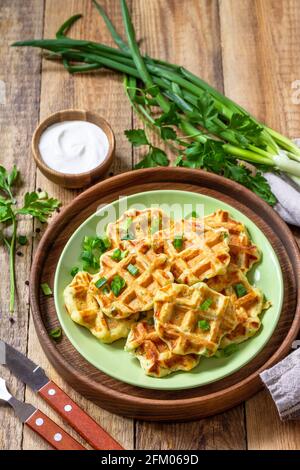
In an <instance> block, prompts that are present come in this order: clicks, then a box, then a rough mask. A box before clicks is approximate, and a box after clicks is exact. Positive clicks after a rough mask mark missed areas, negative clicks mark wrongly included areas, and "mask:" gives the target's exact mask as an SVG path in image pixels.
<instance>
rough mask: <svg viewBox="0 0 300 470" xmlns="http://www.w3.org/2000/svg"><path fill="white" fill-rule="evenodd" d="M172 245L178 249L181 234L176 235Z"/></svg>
mask: <svg viewBox="0 0 300 470" xmlns="http://www.w3.org/2000/svg"><path fill="white" fill-rule="evenodd" d="M173 245H174V248H175V249H176V250H180V249H181V248H182V246H183V236H180V235H176V236H175V238H174V240H173Z"/></svg>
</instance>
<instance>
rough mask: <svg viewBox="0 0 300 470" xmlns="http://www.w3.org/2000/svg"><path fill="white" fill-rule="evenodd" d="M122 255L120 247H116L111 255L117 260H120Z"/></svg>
mask: <svg viewBox="0 0 300 470" xmlns="http://www.w3.org/2000/svg"><path fill="white" fill-rule="evenodd" d="M121 256H122V251H121V250H120V248H116V249H115V250H114V252H113V254H112V255H111V259H114V260H115V261H120V259H121Z"/></svg>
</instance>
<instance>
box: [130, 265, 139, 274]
mask: <svg viewBox="0 0 300 470" xmlns="http://www.w3.org/2000/svg"><path fill="white" fill-rule="evenodd" d="M127 271H128V272H129V273H130V274H132V276H136V275H137V274H138V273H139V269H138V268H137V267H136V266H134V265H133V264H129V265H128V266H127Z"/></svg>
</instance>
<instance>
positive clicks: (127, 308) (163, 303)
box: [64, 209, 267, 377]
mask: <svg viewBox="0 0 300 470" xmlns="http://www.w3.org/2000/svg"><path fill="white" fill-rule="evenodd" d="M107 236H108V237H109V239H110V243H111V246H110V249H109V251H106V252H105V253H104V254H103V255H102V256H101V258H100V270H99V272H98V273H97V274H94V275H91V274H89V273H87V272H83V271H82V272H79V273H77V274H76V275H75V277H74V278H73V280H72V282H71V283H70V284H69V285H68V286H67V287H66V289H65V291H64V300H65V305H66V309H67V311H68V313H69V314H70V316H71V318H72V320H73V321H74V322H76V323H78V324H80V325H82V326H84V327H86V328H88V329H89V330H90V331H91V333H92V334H93V335H95V336H96V337H97V338H98V339H99V340H100V341H102V342H104V343H112V342H113V341H116V340H118V339H120V338H127V340H126V344H125V350H126V351H127V352H129V353H131V354H133V355H134V356H135V357H136V358H138V359H139V361H140V364H141V367H142V368H143V370H144V371H145V373H146V374H147V375H150V376H154V377H164V376H166V375H168V374H170V373H171V372H174V371H178V370H184V371H189V370H191V369H193V368H194V367H195V366H196V365H197V364H198V362H199V359H200V358H201V356H205V357H211V356H215V355H218V354H220V351H225V350H226V348H228V346H230V345H232V344H238V343H240V342H242V341H245V340H247V339H248V338H249V337H251V336H253V335H254V334H255V333H256V332H257V331H258V330H259V329H260V326H261V320H260V315H261V313H262V311H263V310H264V308H266V306H267V304H266V302H265V301H264V296H263V294H262V292H261V291H260V290H259V289H258V288H256V287H254V286H252V285H251V284H250V283H249V281H248V279H247V276H246V275H247V272H248V271H249V270H250V269H251V267H252V266H253V265H254V264H255V263H257V262H259V260H260V252H259V249H258V247H257V246H256V245H254V244H253V243H252V241H251V239H250V236H249V234H248V232H247V229H246V227H245V226H244V225H243V224H242V223H240V222H239V221H237V220H235V219H233V218H231V217H230V215H229V213H228V212H227V211H223V210H218V211H217V212H215V213H213V214H210V215H208V216H206V217H204V220H201V219H198V218H197V217H191V218H189V219H187V220H172V219H171V218H169V217H168V216H167V215H166V214H165V213H164V212H163V211H162V210H160V209H145V210H142V211H140V210H135V209H133V210H130V211H127V212H125V213H124V214H123V215H122V217H121V218H120V219H119V220H117V221H116V222H115V223H111V224H109V225H108V227H107Z"/></svg>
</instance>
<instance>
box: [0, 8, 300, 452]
mask: <svg viewBox="0 0 300 470" xmlns="http://www.w3.org/2000/svg"><path fill="white" fill-rule="evenodd" d="M0 3H1V8H0V33H1V34H0V65H1V67H0V80H1V81H2V82H4V84H5V88H6V97H5V100H3V101H1V102H0V132H1V134H0V135H1V144H2V145H1V150H0V163H1V164H4V165H5V166H8V167H10V166H12V164H13V163H17V164H18V166H19V167H20V169H21V171H22V175H23V180H24V182H23V185H22V187H21V189H20V193H21V194H22V193H24V192H25V191H26V190H29V189H31V190H32V189H34V188H35V187H36V188H38V187H42V188H43V189H46V190H47V191H48V192H49V193H50V194H51V195H53V196H56V197H58V198H60V199H61V200H62V202H63V203H64V204H66V203H68V202H69V201H71V200H72V199H73V198H74V196H75V195H76V194H77V192H76V191H69V190H63V189H61V188H59V187H57V186H55V185H54V184H52V183H50V182H49V181H47V180H46V179H45V178H44V177H43V176H42V175H41V174H40V173H39V172H38V171H36V169H35V167H34V164H33V160H32V158H31V153H30V140H31V136H32V133H33V131H34V128H35V126H36V125H37V124H38V121H39V119H43V118H45V117H47V115H48V114H50V113H52V112H55V111H58V110H60V109H64V108H68V107H76V108H87V109H90V110H92V111H96V112H98V113H99V114H102V115H103V117H105V118H106V119H107V120H108V121H109V122H110V123H111V125H112V127H113V129H114V131H115V134H116V141H117V157H116V160H115V164H114V167H113V168H112V169H111V171H112V172H113V173H115V174H117V173H120V172H123V171H126V170H129V169H131V168H132V164H133V161H136V160H137V159H138V157H139V152H136V151H134V152H133V151H132V149H131V147H130V145H129V144H128V142H127V141H126V138H125V137H124V135H123V131H124V129H128V128H130V127H132V125H136V121H135V118H133V116H132V113H131V110H130V106H129V104H128V102H127V99H126V97H125V96H124V93H123V89H122V84H121V79H120V77H118V76H117V75H114V74H111V73H108V72H100V73H94V74H92V73H91V74H86V75H82V76H79V75H78V76H74V77H72V76H70V75H68V74H67V73H66V72H65V71H64V70H63V69H62V67H61V66H60V65H59V64H56V63H54V62H46V61H44V60H43V61H42V60H41V55H40V53H39V52H38V51H33V50H29V49H27V50H26V49H22V50H15V49H10V48H9V44H10V43H11V42H13V41H15V40H19V39H25V38H32V37H36V38H39V37H53V36H54V33H55V31H56V29H57V27H58V26H59V25H60V24H61V23H62V22H63V21H64V20H65V19H66V18H68V16H70V15H71V14H74V13H79V12H82V13H83V14H84V18H83V20H82V21H81V22H80V23H78V25H76V26H75V27H74V28H73V30H72V35H73V36H74V37H77V38H87V37H89V38H91V39H96V40H100V41H105V42H107V43H108V44H111V40H110V38H109V35H108V34H107V32H106V30H105V27H104V25H103V22H102V21H101V19H100V18H99V17H98V16H97V14H96V12H95V10H94V8H93V7H92V5H91V2H90V1H89V0H64V2H61V1H60V0H45V1H43V0H27V1H26V2H23V1H22V0H1V2H0ZM101 3H102V4H103V5H104V7H105V8H106V9H107V11H108V13H109V14H110V15H111V16H112V17H113V18H114V21H115V24H116V26H117V27H118V29H121V16H120V8H119V2H117V1H116V0H106V1H103V0H102V1H101ZM129 6H130V8H131V12H132V14H133V18H134V22H135V25H136V28H137V32H138V35H139V37H141V36H142V37H143V38H145V40H144V41H143V43H142V47H143V48H146V49H147V51H148V53H150V54H154V55H157V56H160V57H161V58H167V59H170V60H171V61H174V62H176V61H178V62H181V63H183V64H184V65H185V66H187V67H188V68H189V69H191V70H192V71H193V72H195V73H197V74H199V75H200V76H202V77H203V78H204V79H207V80H209V81H210V82H211V83H213V84H215V85H216V86H218V88H219V89H220V90H222V88H223V87H224V89H225V91H226V93H227V94H228V95H229V96H230V97H232V98H234V99H237V100H239V102H240V103H241V104H242V105H245V106H247V107H248V108H249V110H250V111H252V112H253V113H254V114H255V115H257V116H258V117H260V118H262V119H264V120H265V121H266V122H267V123H268V124H269V125H271V126H274V127H275V128H276V129H278V130H280V131H283V132H286V133H287V134H288V135H289V136H290V137H297V136H300V121H299V104H293V101H292V95H293V92H294V90H293V88H292V84H293V82H294V81H295V80H297V79H299V78H300V70H299V54H300V52H299V39H300V28H299V26H300V10H299V2H298V1H297V0H219V1H218V0H207V1H206V0H147V1H146V0H132V1H131V2H129ZM121 30H122V29H121ZM2 82H1V83H2ZM23 223H24V225H23V228H22V230H23V231H24V233H28V234H29V233H30V232H31V230H32V223H31V222H30V221H27V220H24V222H23ZM39 228H40V227H39V226H37V225H36V226H35V227H34V230H36V229H39ZM43 230H44V228H43V227H42V231H43ZM293 231H294V234H295V236H296V237H297V239H298V240H300V231H299V229H294V230H293ZM40 236H41V233H36V232H35V236H34V238H33V240H32V243H31V244H30V245H29V246H28V247H25V248H22V249H21V250H20V252H21V253H22V254H23V255H24V256H23V257H22V258H21V257H20V259H19V258H17V261H18V269H17V285H18V307H17V309H16V312H15V314H14V319H13V320H14V322H13V321H10V314H9V308H8V298H9V295H8V293H9V284H8V275H7V273H6V271H5V270H4V271H2V275H1V282H0V298H1V322H0V335H1V337H2V338H3V339H4V340H6V341H8V342H10V343H11V344H13V345H14V346H16V347H18V348H19V349H20V350H22V351H23V352H26V351H28V354H29V356H30V357H32V358H33V359H34V360H35V361H36V362H38V363H39V364H40V365H41V366H42V367H44V368H45V369H46V371H47V372H48V373H49V374H50V376H51V378H52V379H54V380H55V381H56V382H57V383H58V385H59V386H61V387H62V388H63V389H64V390H66V391H67V393H68V394H69V395H70V396H71V397H72V399H74V400H75V401H76V402H78V403H79V404H80V405H81V406H82V407H83V408H84V409H86V410H87V411H88V412H90V413H91V414H92V415H93V417H94V418H95V419H96V420H97V421H98V422H99V423H100V424H101V425H102V426H103V427H104V428H106V429H109V431H110V432H111V434H112V435H113V436H114V437H115V438H116V439H117V440H118V441H119V442H120V443H121V444H122V445H123V446H124V447H127V448H128V449H130V448H134V447H135V448H138V449H147V448H148V449H151V448H152V449H159V448H163V449H212V448H217V449H246V448H250V449H266V448H274V449H290V448H291V449H299V447H300V424H299V423H285V424H282V423H281V422H280V420H279V418H278V415H277V413H276V409H275V407H274V404H273V403H272V400H271V399H270V397H269V396H268V394H267V392H261V393H259V394H258V395H256V396H255V397H254V398H252V399H251V400H249V401H247V402H246V403H245V405H240V406H239V407H236V408H235V409H233V410H231V411H228V412H226V413H223V414H221V415H218V416H214V417H212V418H207V419H203V420H200V421H196V422H194V423H192V424H191V423H188V424H155V423H145V422H142V421H133V420H130V419H124V418H120V417H117V416H116V415H113V414H110V413H108V412H106V411H103V410H102V409H101V408H99V407H98V406H96V405H93V404H92V403H91V402H89V401H88V400H86V399H84V398H83V397H81V396H80V395H79V394H77V393H75V392H74V391H73V390H72V389H71V388H70V387H69V386H68V385H67V384H66V383H65V382H64V381H63V380H62V379H61V378H60V377H59V376H58V375H57V374H56V372H55V371H54V369H53V368H52V367H51V366H50V364H49V362H48V361H47V359H46V357H45V355H44V353H43V352H42V351H41V349H40V346H39V343H38V341H37V338H36V334H35V331H34V327H33V323H32V320H31V319H30V318H29V305H28V286H26V284H25V281H26V280H27V279H28V277H29V273H30V265H31V260H32V252H33V251H35V249H36V246H37V243H38V240H39V238H40ZM0 257H1V259H0V264H1V266H3V265H4V264H7V261H8V260H7V256H6V255H4V254H3V252H2V251H1V254H0ZM1 375H3V376H4V377H5V378H8V379H9V384H10V387H11V390H12V391H13V392H15V393H16V394H17V395H18V397H19V398H23V397H24V387H22V385H21V384H20V383H19V382H17V381H16V380H15V379H14V378H13V377H10V375H9V374H8V372H7V371H6V370H4V369H2V368H1ZM25 398H26V399H27V400H30V401H32V402H33V403H34V404H35V405H37V404H38V405H39V408H41V409H42V410H43V411H45V412H46V413H47V414H49V416H51V418H54V420H56V421H57V422H58V423H59V424H60V425H61V426H62V427H64V425H63V423H62V422H61V420H60V419H59V418H58V417H57V415H55V414H54V413H53V412H52V411H51V409H50V408H49V407H48V406H47V405H45V404H44V403H43V402H42V401H41V400H40V399H39V398H37V397H35V396H34V395H33V394H32V393H31V392H30V391H29V390H26V391H25ZM0 413H1V424H2V425H1V427H0V448H1V449H21V448H24V449H45V448H46V445H44V444H43V442H42V441H41V440H40V439H39V438H37V437H36V436H35V435H34V434H33V433H32V432H31V431H28V430H26V429H25V430H24V431H23V428H22V425H21V424H19V423H18V422H17V421H16V419H15V417H14V416H13V415H12V413H11V411H10V410H8V409H5V408H1V411H0ZM67 430H68V432H70V433H72V431H71V429H70V428H67ZM72 435H73V436H74V437H75V433H72Z"/></svg>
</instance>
